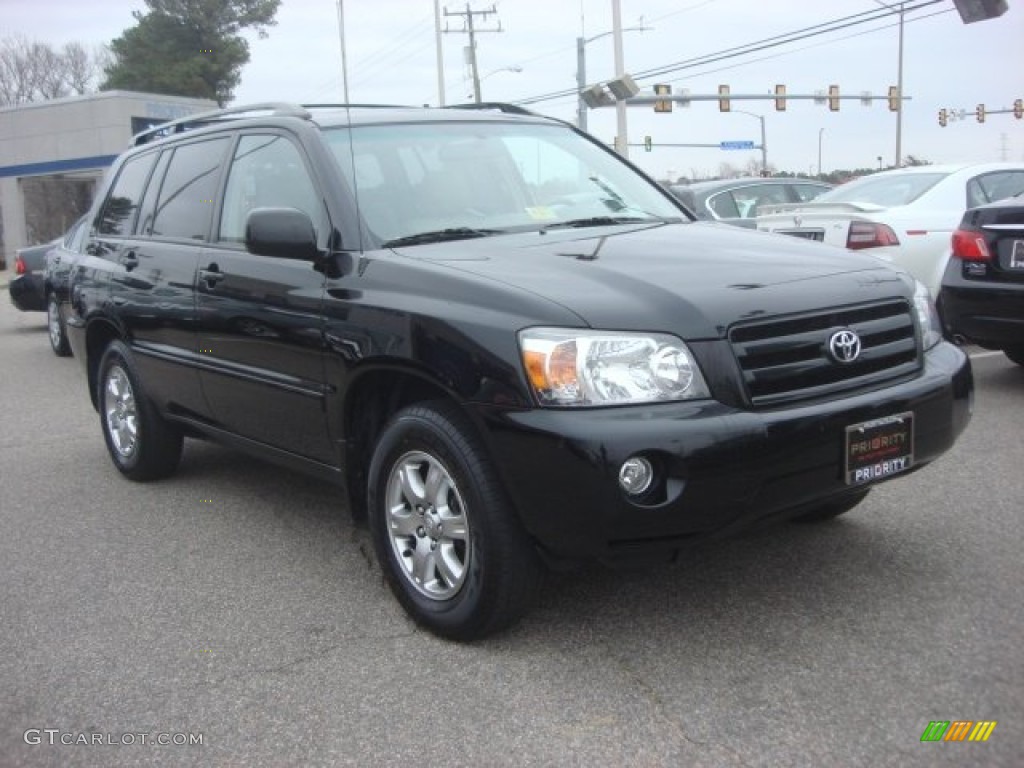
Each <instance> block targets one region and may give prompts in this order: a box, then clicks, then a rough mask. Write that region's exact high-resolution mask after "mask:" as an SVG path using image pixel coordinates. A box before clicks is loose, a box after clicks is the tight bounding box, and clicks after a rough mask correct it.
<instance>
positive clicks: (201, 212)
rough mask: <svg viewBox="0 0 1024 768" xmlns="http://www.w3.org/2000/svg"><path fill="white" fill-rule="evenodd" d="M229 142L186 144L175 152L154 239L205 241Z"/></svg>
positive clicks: (156, 216)
mask: <svg viewBox="0 0 1024 768" xmlns="http://www.w3.org/2000/svg"><path fill="white" fill-rule="evenodd" d="M227 143H228V139H227V138H226V137H225V138H221V139H213V140H211V141H200V142H197V143H195V144H184V145H182V146H180V147H177V148H176V149H175V150H174V154H173V155H172V156H171V161H170V164H169V165H168V166H167V173H166V174H165V175H164V178H163V182H162V183H161V185H160V196H159V198H158V202H157V205H156V211H155V214H154V217H153V235H154V236H155V237H183V238H188V239H190V240H203V239H205V238H206V233H207V232H208V231H209V229H210V214H211V211H213V208H214V195H215V194H216V192H217V171H218V169H219V168H220V164H221V160H222V159H223V157H224V150H225V149H226V148H227Z"/></svg>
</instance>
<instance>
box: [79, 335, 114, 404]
mask: <svg viewBox="0 0 1024 768" xmlns="http://www.w3.org/2000/svg"><path fill="white" fill-rule="evenodd" d="M122 337H123V334H122V333H121V332H120V330H119V329H118V328H117V326H116V325H114V323H112V322H111V321H110V320H107V319H106V318H96V319H94V320H91V321H90V322H89V324H88V326H87V327H86V330H85V350H86V362H85V366H86V371H87V373H88V376H87V378H88V380H89V399H90V400H92V407H93V408H97V409H98V408H99V396H98V393H97V392H96V378H97V374H98V373H99V367H100V360H101V359H102V358H103V350H105V349H106V348H107V345H109V344H110V342H111V341H114V340H115V339H121V338H122Z"/></svg>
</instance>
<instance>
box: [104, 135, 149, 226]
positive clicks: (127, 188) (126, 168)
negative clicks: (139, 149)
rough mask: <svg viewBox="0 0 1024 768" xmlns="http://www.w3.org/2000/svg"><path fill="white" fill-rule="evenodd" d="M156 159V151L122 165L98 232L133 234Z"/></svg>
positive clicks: (105, 206)
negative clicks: (147, 181)
mask: <svg viewBox="0 0 1024 768" xmlns="http://www.w3.org/2000/svg"><path fill="white" fill-rule="evenodd" d="M154 162H156V153H155V152H149V153H147V154H145V155H139V156H138V157H133V158H132V159H131V160H128V161H127V162H126V163H125V164H124V165H122V166H121V170H120V172H119V173H118V174H117V181H115V182H114V187H113V189H111V191H110V196H109V197H108V198H107V200H106V202H105V203H104V204H103V211H102V212H101V213H100V223H99V231H100V234H103V235H130V234H131V233H132V229H133V227H134V226H135V214H136V212H137V211H138V209H139V200H140V199H141V198H142V190H143V188H144V187H145V185H146V179H147V178H149V172H150V170H152V168H153V163H154Z"/></svg>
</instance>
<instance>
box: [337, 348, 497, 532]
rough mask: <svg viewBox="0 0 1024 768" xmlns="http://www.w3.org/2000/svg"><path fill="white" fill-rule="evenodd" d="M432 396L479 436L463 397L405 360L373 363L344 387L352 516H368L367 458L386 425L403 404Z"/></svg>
mask: <svg viewBox="0 0 1024 768" xmlns="http://www.w3.org/2000/svg"><path fill="white" fill-rule="evenodd" d="M432 400H441V401H445V402H448V403H450V404H452V405H454V406H455V407H457V408H458V409H459V410H460V411H461V412H462V413H463V414H464V415H465V416H466V418H467V419H468V421H469V422H470V423H472V424H473V426H474V428H475V429H476V430H477V433H478V435H479V436H481V437H482V431H481V430H480V425H479V423H478V422H477V420H476V419H475V418H474V417H473V414H472V413H471V411H470V409H468V408H466V407H465V400H464V399H463V398H461V397H460V396H459V395H458V393H456V392H454V391H453V390H451V389H450V388H448V387H446V386H444V385H443V384H442V383H441V382H439V381H437V380H436V379H434V378H432V377H430V376H429V375H427V374H425V373H424V372H423V371H419V370H415V369H412V368H408V367H405V366H387V367H377V368H374V369H373V370H368V371H366V372H364V373H362V374H361V375H359V376H358V378H356V379H355V380H354V381H352V382H351V384H350V385H349V386H348V388H347V389H346V391H345V395H344V401H343V405H342V413H341V419H342V434H343V435H344V444H345V457H344V473H345V486H346V490H347V493H348V506H349V510H350V511H351V513H352V516H353V517H354V518H355V519H357V520H362V519H365V517H366V483H367V478H368V473H369V468H370V461H371V459H372V455H373V447H374V446H375V445H376V443H377V439H378V438H379V436H380V434H381V432H382V431H383V429H384V427H385V425H386V424H387V423H388V421H390V419H391V417H392V416H394V414H396V413H397V412H398V411H400V410H401V409H402V408H405V407H406V406H408V405H412V404H414V403H422V402H427V401H432Z"/></svg>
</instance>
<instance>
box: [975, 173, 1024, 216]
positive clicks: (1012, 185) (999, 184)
mask: <svg viewBox="0 0 1024 768" xmlns="http://www.w3.org/2000/svg"><path fill="white" fill-rule="evenodd" d="M1022 192H1024V171H998V172H996V173H986V174H985V175H984V176H975V177H974V178H973V179H971V180H970V181H968V182H967V207H968V208H973V207H975V206H977V205H984V204H985V203H991V202H995V201H996V200H1002V199H1003V198H1007V197H1014V196H1015V195H1019V194H1021V193H1022Z"/></svg>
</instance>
